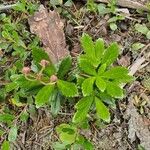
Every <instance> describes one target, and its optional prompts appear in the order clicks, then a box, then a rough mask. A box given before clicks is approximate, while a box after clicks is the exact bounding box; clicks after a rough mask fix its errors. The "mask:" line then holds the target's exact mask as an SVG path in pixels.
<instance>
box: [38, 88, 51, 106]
mask: <svg viewBox="0 0 150 150" xmlns="http://www.w3.org/2000/svg"><path fill="white" fill-rule="evenodd" d="M53 90H54V85H46V86H44V87H43V88H42V89H41V90H40V91H39V92H38V94H37V95H36V97H35V104H36V107H37V108H39V107H41V106H43V105H44V104H46V103H47V102H48V101H49V98H50V96H51V94H52V92H53Z"/></svg>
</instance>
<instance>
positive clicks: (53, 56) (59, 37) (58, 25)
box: [28, 5, 69, 64]
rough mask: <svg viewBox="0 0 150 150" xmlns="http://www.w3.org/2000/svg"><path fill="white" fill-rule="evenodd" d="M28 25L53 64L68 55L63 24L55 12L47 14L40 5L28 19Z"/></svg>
mask: <svg viewBox="0 0 150 150" xmlns="http://www.w3.org/2000/svg"><path fill="white" fill-rule="evenodd" d="M28 23H29V25H30V30H31V32H32V33H33V34H36V35H37V36H38V37H39V38H40V40H41V41H42V43H43V46H44V47H43V48H44V50H45V51H46V52H47V54H48V55H49V58H50V60H51V61H52V63H53V64H56V63H58V62H59V61H60V60H62V59H63V58H65V57H67V56H68V55H69V51H68V49H67V47H66V41H65V35H64V32H63V27H64V24H63V22H62V21H61V19H60V16H59V14H58V13H57V12H56V11H55V10H54V11H50V12H48V11H47V9H46V8H45V7H44V6H43V5H40V7H39V10H38V11H37V12H36V13H35V14H34V16H32V17H30V18H29V19H28Z"/></svg>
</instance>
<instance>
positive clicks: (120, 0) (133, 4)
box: [95, 0, 150, 11]
mask: <svg viewBox="0 0 150 150" xmlns="http://www.w3.org/2000/svg"><path fill="white" fill-rule="evenodd" d="M95 1H96V2H101V3H109V2H110V1H109V0H95ZM117 5H119V6H121V7H127V8H132V9H140V10H144V11H150V10H149V9H148V7H146V6H145V5H142V4H141V3H139V2H138V0H137V1H132V0H117Z"/></svg>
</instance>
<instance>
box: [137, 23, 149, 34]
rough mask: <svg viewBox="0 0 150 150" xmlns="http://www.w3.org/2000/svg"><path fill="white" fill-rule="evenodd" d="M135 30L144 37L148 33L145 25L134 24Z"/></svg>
mask: <svg viewBox="0 0 150 150" xmlns="http://www.w3.org/2000/svg"><path fill="white" fill-rule="evenodd" d="M135 29H136V30H137V31H138V32H140V33H142V34H144V35H146V34H147V33H148V31H149V29H148V28H147V26H146V25H145V24H138V23H137V24H136V25H135Z"/></svg>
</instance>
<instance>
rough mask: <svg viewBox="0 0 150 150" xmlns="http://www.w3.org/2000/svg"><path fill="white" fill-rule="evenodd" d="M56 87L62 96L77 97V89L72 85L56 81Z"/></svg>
mask: <svg viewBox="0 0 150 150" xmlns="http://www.w3.org/2000/svg"><path fill="white" fill-rule="evenodd" d="M57 86H58V88H59V90H60V91H61V92H62V94H63V95H64V96H67V97H74V96H77V95H78V89H77V86H76V85H75V84H74V83H71V82H67V81H62V80H58V82H57Z"/></svg>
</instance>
